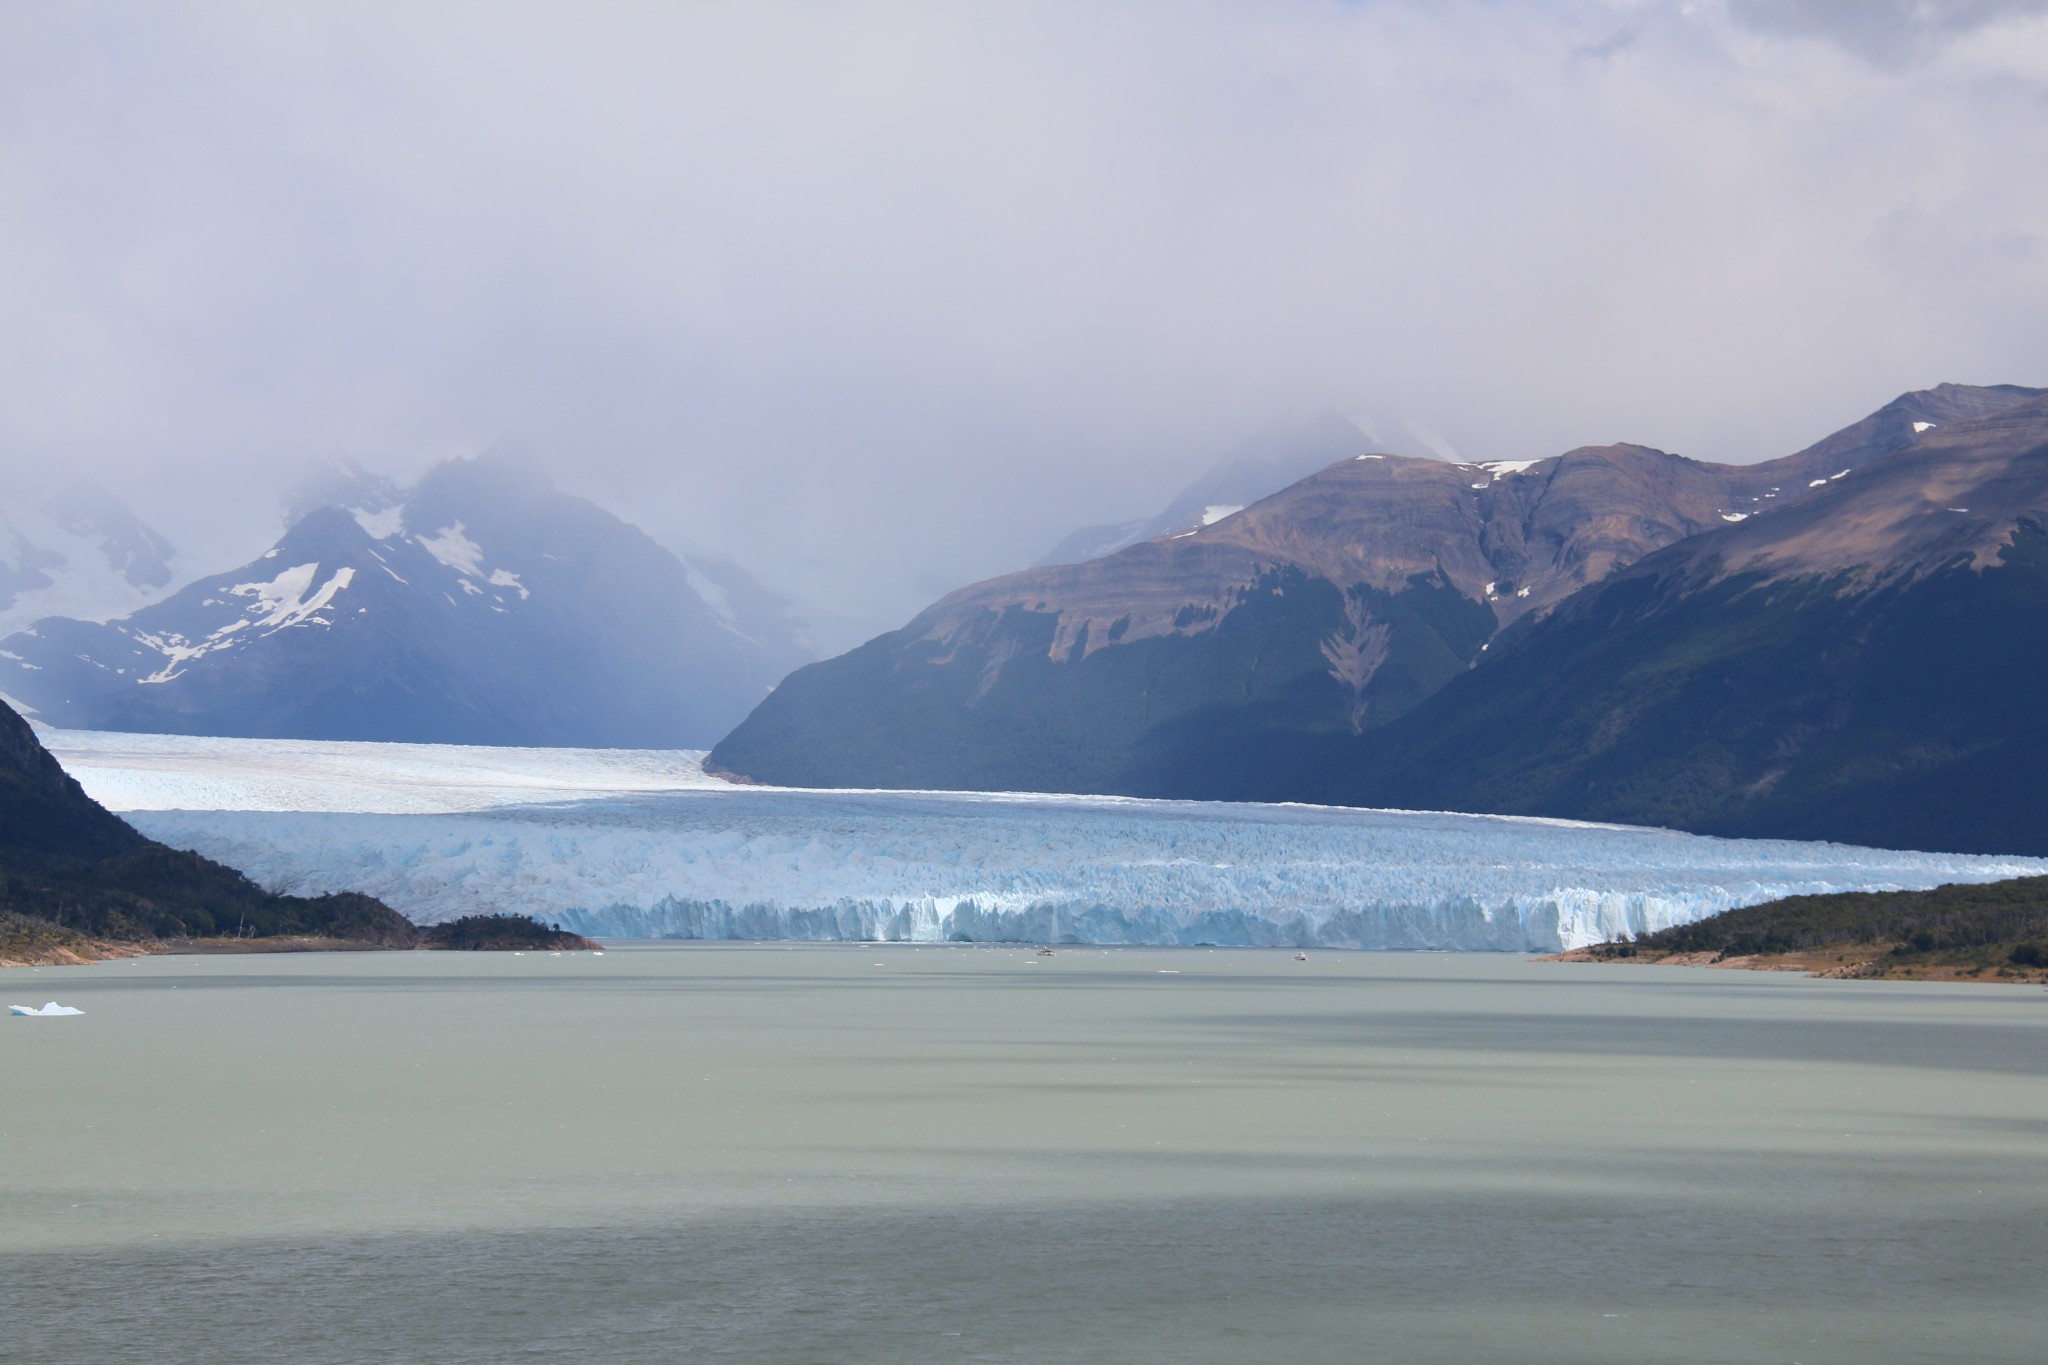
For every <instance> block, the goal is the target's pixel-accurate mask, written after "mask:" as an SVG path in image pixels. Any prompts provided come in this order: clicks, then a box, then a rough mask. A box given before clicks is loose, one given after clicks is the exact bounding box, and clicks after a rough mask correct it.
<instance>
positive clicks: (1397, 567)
mask: <svg viewBox="0 0 2048 1365" xmlns="http://www.w3.org/2000/svg"><path fill="white" fill-rule="evenodd" d="M2037 393H2038V391H2036V390H2027V389H2019V388H2012V387H2004V388H1972V387H1967V386H1960V385H1943V386H1941V387H1940V388H1937V389H1932V390H1927V391H1923V392H1917V393H1911V394H1907V395H1904V396H1902V397H1901V398H1899V399H1897V400H1895V401H1894V402H1893V403H1891V404H1888V405H1887V406H1886V407H1885V408H1883V409H1881V410H1880V411H1879V412H1877V413H1874V414H1872V415H1871V416H1870V417H1868V418H1866V419H1864V420H1863V421H1861V422H1859V423H1857V424H1856V425H1855V426H1853V427H1850V428H1848V429H1847V430H1845V431H1842V432H1839V433H1836V434H1835V435H1834V436H1831V437H1829V438H1827V439H1826V440H1824V441H1822V442H1820V443H1818V444H1816V445H1814V446H1812V447H1809V448H1808V449H1806V450H1803V451H1801V452H1799V453H1798V454H1795V455H1791V456H1787V457H1785V458H1783V459H1779V460H1773V461H1770V462H1768V463H1765V464H1759V465H1717V464H1709V463H1704V462H1701V461H1697V460H1691V459H1687V458H1685V457H1683V456H1679V455H1673V454H1669V453H1666V452H1664V451H1660V450H1655V449H1651V448H1649V447H1646V446H1638V445H1610V446H1587V447H1582V448H1580V449H1576V450H1572V451H1568V452H1566V453H1565V454H1563V455H1558V456H1552V457H1549V458H1545V459H1537V460H1527V461H1495V462H1489V463H1481V464H1462V465H1459V464H1448V463H1445V462H1442V461H1438V460H1427V459H1418V458H1414V457H1407V456H1398V455H1386V454H1376V453H1363V454H1358V455H1354V456H1351V457H1348V458H1345V459H1343V460H1340V461H1338V462H1336V463H1334V464H1331V465H1329V466H1328V467H1326V468H1324V469H1322V470H1320V471H1318V472H1316V473H1313V474H1311V475H1309V476H1308V477H1306V478H1304V479H1301V480H1300V481H1298V482H1296V483H1294V484H1292V485H1290V486H1289V487H1287V488H1285V489H1283V490H1281V491H1280V492H1278V493H1276V494H1274V495H1273V496H1271V497H1268V498H1265V499H1263V500H1261V501H1258V502H1256V503H1253V504H1252V505H1251V506H1249V507H1246V508H1244V509H1242V510H1240V511H1237V512H1235V513H1232V514H1230V515H1227V516H1223V517H1221V518H1220V519H1217V520H1215V521H1213V522H1211V523H1209V524H1206V525H1198V526H1193V527H1191V528H1189V529H1187V530H1182V531H1178V532H1174V533H1171V534H1168V535H1164V536H1160V537H1158V538H1155V539H1152V540H1149V541H1145V542H1142V543H1139V544H1136V545H1132V546H1130V547H1129V548H1127V549H1123V550H1121V551H1119V552H1117V553H1114V554H1111V555H1108V556H1106V557H1103V558H1100V559H1095V560H1091V561H1089V562H1087V563H1082V564H1067V565H1055V566H1049V567H1041V568H1036V569H1031V570H1027V571H1025V572H1023V573H1018V574H1011V575H1008V576H1005V577H1002V578H997V579H992V580H990V581H988V582H985V583H980V584H976V585H974V586H972V587H969V588H965V589H963V590H961V591H959V592H956V593H954V594H952V595H951V596H949V597H947V598H945V599H943V600H941V601H940V602H938V603H936V604H934V605H933V606H932V607H930V608H929V609H927V610H926V611H925V612H923V613H922V614H920V615H919V616H918V617H917V618H916V619H915V620H913V621H912V622H910V623H909V625H907V626H906V627H904V629H902V630H900V631H897V632H895V633H894V634H891V635H887V636H883V637H881V638H880V639H877V640H875V641H871V642H870V643H869V644H867V645H864V646H862V647H861V648H860V649H858V650H855V651H853V652H852V653H851V654H848V655H845V656H842V658H840V659H836V660H831V661H828V662H826V663H823V664H819V665H814V666H812V667H811V668H808V669H803V670H799V671H798V672H797V673H796V674H794V675H793V676H792V677H791V678H790V679H788V680H787V681H786V682H785V683H784V684H783V685H782V686H781V687H780V688H778V689H777V691H776V692H775V693H773V694H772V695H771V696H770V697H769V698H768V700H767V701H765V702H763V703H762V705H761V706H760V707H759V708H757V709H756V711H755V712H754V714H753V715H752V716H750V717H749V718H748V719H747V721H746V722H745V723H743V724H742V725H741V726H740V727H739V729H737V730H736V731H734V732H733V734H732V735H730V736H728V737H727V738H726V740H724V741H723V742H722V743H721V744H720V745H719V746H718V748H717V749H716V750H715V751H714V753H713V762H714V764H716V765H718V766H721V767H723V768H725V769H727V770H729V771H733V772H736V773H740V774H744V775H747V776H750V777H754V778H757V779H760V780H764V781H775V782H789V783H800V784H816V785H880V786H922V785H935V786H962V787H970V788H1012V787H1015V788H1026V789H1064V790H1080V791H1121V792H1134V793H1144V794H1160V795H1217V794H1229V795H1247V796H1260V795H1287V794H1289V792H1290V791H1291V790H1292V785H1291V784H1292V783H1293V778H1292V777H1290V776H1289V774H1290V773H1292V772H1294V771H1295V770H1296V769H1297V767H1298V766H1299V764H1301V763H1303V762H1310V763H1312V761H1313V760H1312V753H1311V751H1312V750H1313V749H1314V747H1315V745H1316V743H1318V742H1319V741H1318V738H1317V737H1319V736H1346V735H1356V734H1360V733H1363V732H1366V731H1370V730H1372V729H1374V728H1376V727H1378V726H1381V725H1385V724H1387V723H1388V722H1391V721H1393V720H1395V719H1397V718H1398V717H1399V716H1401V715H1402V714H1404V713H1405V712H1407V711H1408V710H1410V709H1411V708H1413V707H1414V706H1416V705H1417V704H1419V703H1420V702H1422V701H1423V700H1424V699H1425V698H1427V697H1429V696H1430V695H1432V694H1433V693H1435V692H1436V691H1437V690H1438V689H1440V688H1441V687H1443V686H1444V685H1445V684H1446V683H1448V682H1450V681H1451V680H1452V679H1453V678H1456V677H1458V676H1460V675H1461V674H1463V673H1465V672H1466V671H1467V670H1468V669H1470V668H1471V667H1472V666H1473V665H1474V664H1475V663H1476V662H1478V660H1479V659H1480V657H1481V656H1482V654H1484V653H1485V652H1487V651H1488V650H1490V649H1491V648H1492V645H1493V642H1494V641H1495V639H1496V638H1498V637H1500V636H1501V633H1502V632H1503V631H1506V630H1509V629H1511V628H1512V629H1516V630H1520V629H1526V628H1527V626H1528V625H1530V624H1533V622H1534V621H1535V620H1537V619H1540V618H1541V617H1542V616H1544V615H1545V614H1547V613H1548V612H1550V611H1551V610H1552V609H1553V608H1555V607H1556V606H1557V605H1558V604H1559V603H1561V602H1563V601H1564V600H1566V599H1567V598H1570V597H1572V596H1573V595H1574V594H1576V593H1579V592H1581V591H1582V590H1584V589H1585V588H1587V587H1588V586H1589V585H1591V584H1595V583H1599V582H1601V581H1603V580H1605V579H1606V578H1608V577H1609V576H1610V575H1612V574H1614V573H1615V572H1616V571H1617V570H1620V569H1623V568H1626V567H1628V566H1630V565H1632V564H1634V563H1636V562H1637V561H1638V560H1640V559H1642V558H1643V557H1644V556H1646V555H1649V554H1652V553H1654V552H1656V551H1658V550H1661V549H1664V548H1665V547H1668V546H1671V545H1674V544H1677V543H1679V542H1682V541H1686V540H1688V539H1689V538H1692V537H1696V536H1699V535H1701V534H1703V533H1705V532H1709V531H1715V530H1727V529H1730V528H1735V527H1742V526H1748V525H1758V526H1762V525H1766V524H1774V523H1776V522H1778V521H1780V520H1781V519H1782V518H1784V517H1785V516H1787V515H1789V514H1790V513H1791V512H1792V511H1793V510H1794V509H1796V508H1798V507H1800V506H1801V505H1803V504H1805V503H1808V502H1810V501H1814V500H1816V499H1819V498H1820V497H1821V496H1822V495H1823V493H1825V492H1826V491H1827V490H1829V489H1831V488H1835V487H1837V486H1839V485H1841V484H1843V483H1844V482H1845V481H1846V480H1848V479H1850V478H1851V477H1852V476H1853V474H1854V471H1855V470H1857V469H1858V468H1860V467H1862V466H1863V465H1866V464H1868V463H1869V462H1870V461H1872V460H1874V459H1878V458H1880V457H1885V456H1890V455H1892V454H1893V452H1897V451H1901V450H1904V449H1907V448H1909V447H1913V446H1915V445H1917V444H1920V443H1927V442H1934V443H1939V441H1940V440H1941V436H1940V432H1941V430H1942V428H1943V427H1944V426H1945V425H1948V424H1951V423H1956V422H1967V421H1970V420H1972V419H1977V418H1981V417H1982V416H1984V415H1985V414H1987V413H1996V412H1998V411H2000V410H2003V409H2007V408H2011V407H2012V406H2014V405H2016V404H2022V403H2025V402H2027V401H2028V400H2030V399H2032V398H2033V397H2035V396H2036V394H2037ZM1261 755H1263V757H1261ZM1253 767H1257V768H1258V772H1257V774H1256V775H1251V769H1252V768H1253Z"/></svg>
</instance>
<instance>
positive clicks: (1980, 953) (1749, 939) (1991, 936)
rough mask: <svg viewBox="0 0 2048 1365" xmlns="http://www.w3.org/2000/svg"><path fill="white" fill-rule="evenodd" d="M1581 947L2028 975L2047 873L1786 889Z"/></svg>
mask: <svg viewBox="0 0 2048 1365" xmlns="http://www.w3.org/2000/svg"><path fill="white" fill-rule="evenodd" d="M1583 955H1584V956H1586V957H1590V958H1595V959H1600V960H1608V961H1611V960H1616V959H1627V958H1637V959H1642V960H1645V961H1659V960H1662V959H1666V958H1671V957H1692V958H1696V959H1698V958H1709V957H1710V958H1711V960H1713V961H1722V962H1725V961H1728V960H1730V959H1735V958H1744V959H1749V958H1762V959H1786V958H1797V957H1806V958H1809V959H1811V960H1812V961H1814V962H1815V963H1816V964H1820V963H1832V964H1834V965H1837V966H1840V967H1843V968H1860V970H1858V971H1857V972H1856V973H1855V974H1858V975H1873V976H1884V975H1916V976H1917V975H1951V976H1953V975H1978V974H1982V973H1984V972H1991V971H1997V972H2003V973H2005V974H2008V975H2012V974H2022V975H2027V976H2032V975H2034V974H2036V973H2037V972H2038V971H2040V970H2041V969H2048V877H2021V878H2018V879H2016V880H2013V881H2004V882H1987V883H1984V884H1982V885H1976V886H1941V887H1936V888H1935V889H1934V890H1932V891H1852V892H1844V893H1841V894H1837V895H1831V896H1791V897H1788V898H1786V899H1785V900H1778V901H1771V902H1769V903H1768V904H1765V905H1752V906H1749V907H1747V908H1745V909H1741V910H1729V911H1727V912H1725V913H1723V914H1719V915H1715V916H1713V917H1712V918H1710V919H1703V920H1699V921H1697V922H1695V923H1692V924H1682V925H1679V926H1678V927H1676V928H1673V929H1664V930H1660V931H1659V932H1657V933H1654V934H1646V935H1644V936H1643V937H1641V938H1639V939H1635V940H1633V941H1625V942H1617V943H1603V944H1600V945H1598V946H1597V947H1594V948H1589V949H1586V950H1585V951H1584V954H1583ZM1783 965H1791V964H1789V963H1786V964H1783Z"/></svg>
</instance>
